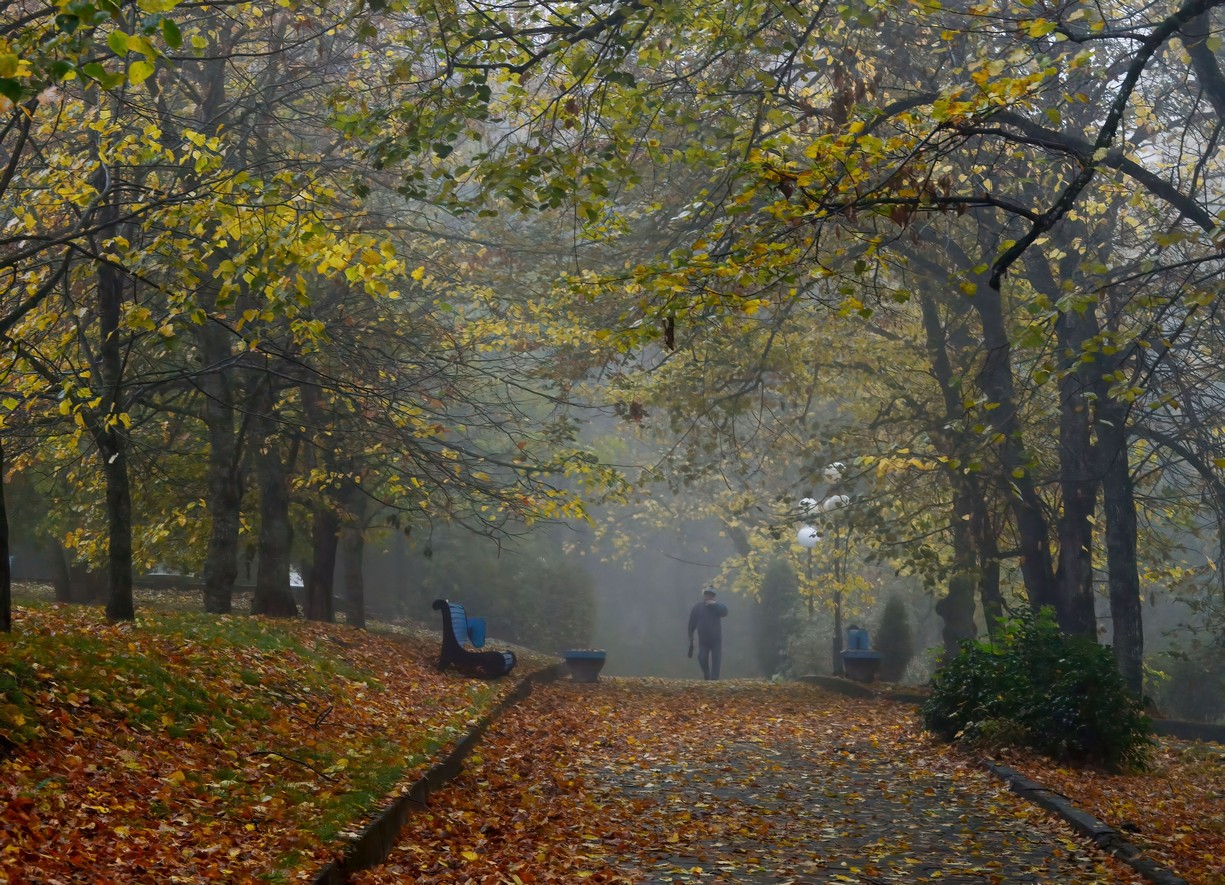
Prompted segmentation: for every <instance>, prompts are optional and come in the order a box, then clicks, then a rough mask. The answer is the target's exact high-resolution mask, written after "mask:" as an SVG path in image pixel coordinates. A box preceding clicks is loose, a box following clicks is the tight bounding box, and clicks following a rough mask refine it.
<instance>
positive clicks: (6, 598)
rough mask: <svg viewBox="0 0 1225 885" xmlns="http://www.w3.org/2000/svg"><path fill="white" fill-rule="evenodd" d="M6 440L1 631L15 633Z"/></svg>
mask: <svg viewBox="0 0 1225 885" xmlns="http://www.w3.org/2000/svg"><path fill="white" fill-rule="evenodd" d="M4 474H5V469H4V439H3V437H0V631H3V632H4V633H11V632H12V631H13V571H12V569H11V568H9V518H8V508H7V507H6V506H5V503H4Z"/></svg>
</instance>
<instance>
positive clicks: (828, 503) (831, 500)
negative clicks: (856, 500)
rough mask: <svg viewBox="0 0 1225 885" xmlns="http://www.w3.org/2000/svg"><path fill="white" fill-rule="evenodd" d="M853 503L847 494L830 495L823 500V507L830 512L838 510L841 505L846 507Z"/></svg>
mask: <svg viewBox="0 0 1225 885" xmlns="http://www.w3.org/2000/svg"><path fill="white" fill-rule="evenodd" d="M850 503H851V499H850V498H849V497H848V496H847V495H830V496H829V497H828V498H826V499H825V500H824V501H822V502H821V509H822V510H824V511H825V512H826V513H828V512H829V511H831V510H837V509H838V508H839V507H845V506H846V505H847V504H850Z"/></svg>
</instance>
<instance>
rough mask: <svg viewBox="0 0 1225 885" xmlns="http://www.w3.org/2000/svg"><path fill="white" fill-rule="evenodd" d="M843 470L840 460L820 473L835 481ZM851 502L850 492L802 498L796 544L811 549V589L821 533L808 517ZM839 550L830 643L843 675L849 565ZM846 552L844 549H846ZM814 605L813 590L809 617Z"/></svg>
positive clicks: (837, 669)
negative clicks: (844, 593) (844, 595)
mask: <svg viewBox="0 0 1225 885" xmlns="http://www.w3.org/2000/svg"><path fill="white" fill-rule="evenodd" d="M844 470H846V465H845V464H843V463H842V462H841V461H835V462H834V463H832V464H829V465H827V466H826V468H825V469H824V470H823V471H822V472H821V475H822V477H823V478H824V479H825V481H826V482H828V483H831V484H832V483H836V482H838V480H840V479H842V473H843V471H844ZM850 503H851V499H850V497H848V496H847V495H830V496H829V497H827V498H826V499H825V500H824V501H821V502H820V503H818V502H817V500H816V499H815V498H801V499H800V502H799V511H800V516H801V518H803V519H804V520H805V521H806V522H805V524H804V525H802V526H801V527H800V530H799V531H798V532H797V533H796V537H795V540H796V543H797V544H799V545H800V546H801V547H804V548H805V549H807V551H808V557H807V561H806V563H805V567H804V577H805V581H806V582H807V583H808V585H809V587H810V588H811V585H812V551H813V549H814V548H816V546H817V544H819V543H820V542H821V533H820V532H819V531H818V530H817V529H816V528H815V527H814V526H812V525H810V524H808V522H807V520H810V519H812V518H813V517H814V516H816V515H817V514H818V513H830V512H832V511H834V510H837V509H838V508H840V507H845V506H846V505H847V504H850ZM838 541H839V538H838V535H837V534H835V536H834V542H835V544H837V543H838ZM842 543H843V545H845V543H846V539H845V538H844V539H842ZM837 552H838V551H836V550H835V556H834V560H833V563H834V575H833V577H834V581H833V585H834V586H833V603H834V636H833V642H832V643H831V646H832V648H831V651H832V657H831V664H832V667H833V672H834V675H836V676H840V675H842V585H843V581H844V580H845V578H846V575H845V573H844V572H845V565H846V564H845V562H843V561H842V559H841V558H840V557H839V556H837V555H836V554H837ZM843 552H845V550H844V551H843ZM814 605H815V594H813V593H811V592H810V593H809V596H808V614H809V615H810V616H811V615H812V614H813V610H814Z"/></svg>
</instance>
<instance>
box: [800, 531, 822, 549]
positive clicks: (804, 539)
mask: <svg viewBox="0 0 1225 885" xmlns="http://www.w3.org/2000/svg"><path fill="white" fill-rule="evenodd" d="M820 540H821V536H820V535H819V534H817V530H816V529H814V528H813V527H812V526H810V525H806V526H801V527H800V530H799V531H798V532H796V534H795V542H796V543H797V544H799V545H800V546H801V547H806V548H808V549H809V550H811V549H812V548H813V547H816V546H817V542H819V541H820Z"/></svg>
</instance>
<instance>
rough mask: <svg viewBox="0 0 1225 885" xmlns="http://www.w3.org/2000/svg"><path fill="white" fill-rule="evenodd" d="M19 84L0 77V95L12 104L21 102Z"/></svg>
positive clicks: (8, 78)
mask: <svg viewBox="0 0 1225 885" xmlns="http://www.w3.org/2000/svg"><path fill="white" fill-rule="evenodd" d="M21 94H22V92H21V83H20V82H19V81H17V80H14V79H13V78H12V77H0V95H3V96H4V97H5V98H7V99H8V100H9V101H11V102H12V103H13V104H16V103H17V102H19V101H21Z"/></svg>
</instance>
